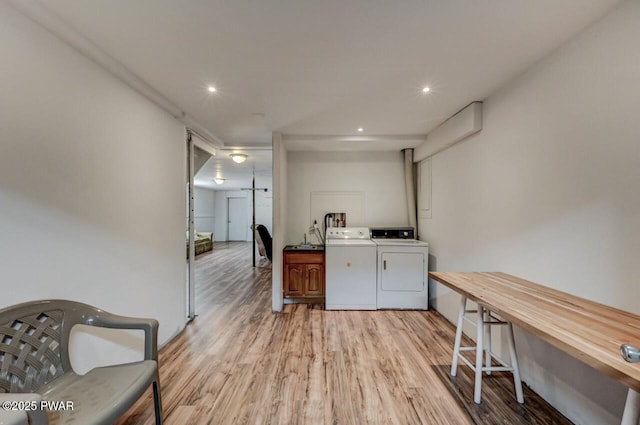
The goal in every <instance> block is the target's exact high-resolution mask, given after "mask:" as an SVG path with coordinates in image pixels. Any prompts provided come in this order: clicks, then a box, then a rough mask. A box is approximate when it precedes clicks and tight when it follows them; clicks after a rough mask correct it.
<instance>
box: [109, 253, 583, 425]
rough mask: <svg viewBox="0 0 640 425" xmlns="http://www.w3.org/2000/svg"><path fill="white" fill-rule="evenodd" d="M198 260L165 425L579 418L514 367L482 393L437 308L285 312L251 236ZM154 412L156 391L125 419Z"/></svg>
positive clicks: (167, 391) (170, 365) (164, 364)
mask: <svg viewBox="0 0 640 425" xmlns="http://www.w3.org/2000/svg"><path fill="white" fill-rule="evenodd" d="M196 265H197V269H196V276H197V282H198V285H197V297H196V301H197V312H198V314H199V316H198V317H197V318H196V319H195V320H194V321H193V322H192V323H191V324H190V325H189V326H188V327H187V328H186V330H185V331H184V332H183V333H182V334H180V335H179V336H178V337H177V338H176V339H175V340H173V341H172V342H171V343H170V344H168V345H167V346H166V347H164V348H163V349H162V350H161V352H160V377H161V378H160V379H161V387H162V396H163V403H164V417H165V423H166V424H167V425H182V424H335V425H340V424H348V425H352V424H353V425H361V424H402V425H405V424H455V425H457V424H569V423H570V422H569V421H567V419H566V418H564V417H563V416H562V415H560V414H559V413H557V412H556V411H555V410H554V409H553V408H551V407H550V406H549V405H548V404H547V403H546V402H544V400H542V399H540V398H539V397H538V396H537V395H536V394H534V393H533V392H532V391H530V390H529V389H528V388H525V404H524V405H519V404H518V403H516V401H515V397H514V394H513V384H512V381H511V375H509V374H500V373H494V375H493V376H489V377H485V378H484V379H483V393H482V395H483V398H482V404H480V405H476V404H474V403H473V379H472V375H471V372H470V370H469V368H468V367H466V366H463V365H462V366H460V368H459V369H458V370H459V372H458V376H457V377H456V378H452V377H451V376H450V374H449V370H450V367H451V352H452V347H453V339H454V332H455V329H454V327H453V326H452V325H451V324H450V323H449V322H447V321H446V320H445V319H444V318H443V317H442V316H440V315H439V314H438V313H437V312H435V311H429V312H417V311H375V312H359V311H324V310H322V306H321V305H305V304H298V305H288V306H285V309H284V312H283V313H280V314H275V313H272V312H271V269H270V266H269V265H268V264H266V265H265V264H264V263H262V267H258V268H255V269H254V268H252V267H251V245H250V244H249V243H242V242H234V243H216V244H215V245H214V249H213V252H209V253H205V254H202V255H200V256H199V257H197V259H196ZM467 343H468V341H467ZM153 423H154V422H153V407H152V402H151V394H150V392H149V393H148V394H147V396H146V398H144V399H142V400H141V401H140V402H138V404H137V405H136V406H134V407H133V408H132V409H131V410H130V412H129V413H128V415H127V416H126V417H125V418H123V419H122V420H121V421H119V422H118V424H120V425H125V424H126V425H133V424H145V425H147V424H148V425H151V424H153Z"/></svg>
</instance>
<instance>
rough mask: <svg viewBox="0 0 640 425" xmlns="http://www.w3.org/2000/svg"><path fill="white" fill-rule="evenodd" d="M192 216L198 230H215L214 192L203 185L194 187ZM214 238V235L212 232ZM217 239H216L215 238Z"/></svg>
mask: <svg viewBox="0 0 640 425" xmlns="http://www.w3.org/2000/svg"><path fill="white" fill-rule="evenodd" d="M194 189H195V190H194V197H193V201H194V204H195V205H194V216H195V223H196V230H197V231H198V232H213V231H214V230H215V224H216V223H215V215H216V213H215V207H216V193H215V192H214V191H213V190H210V189H205V188H203V187H195V188H194ZM213 236H214V239H216V237H215V236H216V235H215V232H214V235H213ZM216 240H217V239H216Z"/></svg>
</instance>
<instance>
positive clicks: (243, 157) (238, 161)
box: [229, 153, 247, 164]
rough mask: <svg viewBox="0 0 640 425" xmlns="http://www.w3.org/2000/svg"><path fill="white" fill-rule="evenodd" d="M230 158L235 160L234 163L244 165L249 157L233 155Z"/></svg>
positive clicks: (240, 154)
mask: <svg viewBox="0 0 640 425" xmlns="http://www.w3.org/2000/svg"><path fill="white" fill-rule="evenodd" d="M229 156H230V157H231V159H233V161H234V162H237V163H238V164H242V163H243V162H245V161H246V160H247V155H245V154H243V153H232V154H231V155H229Z"/></svg>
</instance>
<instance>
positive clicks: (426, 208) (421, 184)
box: [418, 158, 431, 219]
mask: <svg viewBox="0 0 640 425" xmlns="http://www.w3.org/2000/svg"><path fill="white" fill-rule="evenodd" d="M424 218H431V158H427V159H425V160H424V161H420V162H419V163H418V219H424Z"/></svg>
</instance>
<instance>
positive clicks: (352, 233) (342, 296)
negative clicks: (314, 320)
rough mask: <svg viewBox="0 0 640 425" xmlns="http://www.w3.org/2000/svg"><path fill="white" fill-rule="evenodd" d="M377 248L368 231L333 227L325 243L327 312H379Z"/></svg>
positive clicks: (356, 228) (358, 228)
mask: <svg viewBox="0 0 640 425" xmlns="http://www.w3.org/2000/svg"><path fill="white" fill-rule="evenodd" d="M376 253H377V249H376V244H375V243H374V242H373V241H371V239H370V235H369V229H368V228H366V227H330V228H328V229H327V233H326V239H325V273H326V275H325V276H326V285H325V308H326V309H327V310H375V309H376V307H377V305H376Z"/></svg>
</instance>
